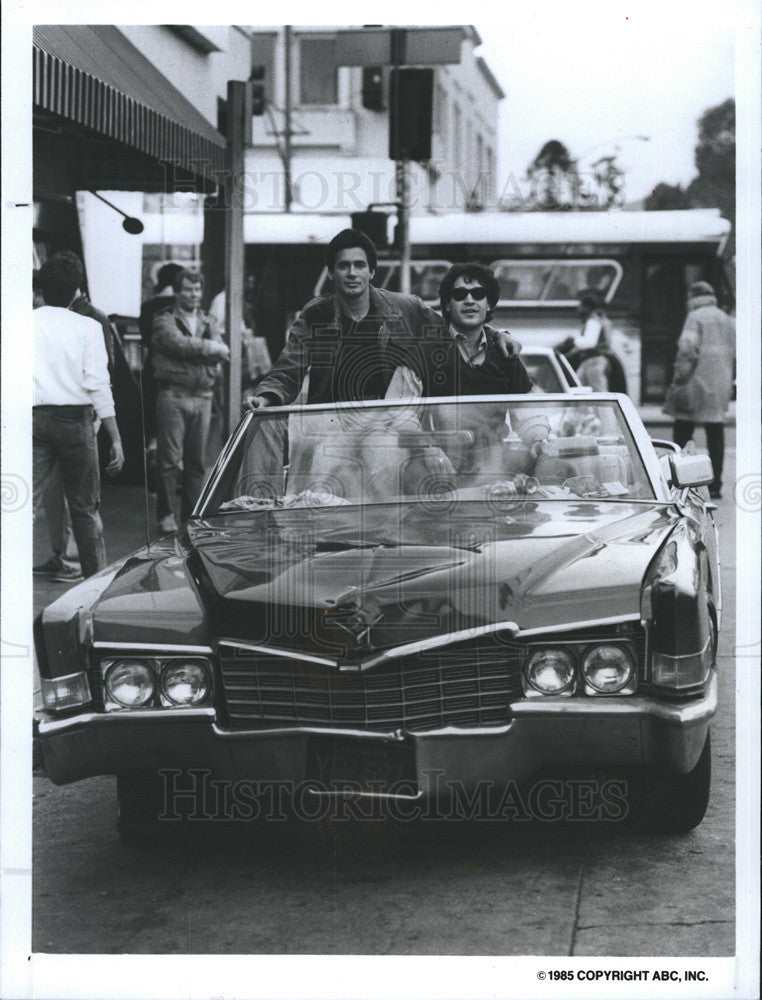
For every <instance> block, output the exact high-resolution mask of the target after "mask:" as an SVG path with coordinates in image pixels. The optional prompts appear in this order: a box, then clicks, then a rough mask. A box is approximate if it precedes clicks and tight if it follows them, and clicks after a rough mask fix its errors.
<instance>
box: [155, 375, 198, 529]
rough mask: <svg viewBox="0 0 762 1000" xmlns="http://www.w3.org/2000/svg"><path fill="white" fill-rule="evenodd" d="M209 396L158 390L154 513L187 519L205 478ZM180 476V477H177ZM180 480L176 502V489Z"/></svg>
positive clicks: (174, 390) (178, 390) (173, 389)
mask: <svg viewBox="0 0 762 1000" xmlns="http://www.w3.org/2000/svg"><path fill="white" fill-rule="evenodd" d="M211 419H212V397H211V396H199V395H194V394H193V393H191V392H187V391H184V390H182V389H175V388H171V387H170V388H167V387H160V388H159V391H158V393H157V397H156V469H157V473H158V476H157V479H158V484H157V491H156V492H157V497H156V505H157V513H158V516H159V518H161V517H162V516H164V512H171V513H172V514H174V516H175V519H176V520H177V521H178V523H180V521H185V520H187V519H188V518H189V517H190V515H191V511H192V510H193V508H194V507H195V505H196V501H197V500H198V498H199V495H200V493H201V489H202V487H203V485H204V478H205V476H206V464H205V460H206V446H207V441H208V438H209V426H210V423H211ZM181 477H182V478H181ZM181 481H182V487H181V491H182V492H181V498H180V501H179V503H178V496H177V489H178V486H179V485H180V483H181Z"/></svg>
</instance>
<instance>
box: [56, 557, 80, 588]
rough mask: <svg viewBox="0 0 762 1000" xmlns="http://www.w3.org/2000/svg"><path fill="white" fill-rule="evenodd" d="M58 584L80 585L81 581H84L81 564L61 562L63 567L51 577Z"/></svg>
mask: <svg viewBox="0 0 762 1000" xmlns="http://www.w3.org/2000/svg"><path fill="white" fill-rule="evenodd" d="M51 579H52V580H55V582H56V583H79V581H80V580H84V577H83V576H82V567H81V566H80V565H79V563H75V562H64V560H63V559H62V560H61V565H60V566H59V567H58V569H57V570H56V572H55V573H54V574H53V576H52V577H51Z"/></svg>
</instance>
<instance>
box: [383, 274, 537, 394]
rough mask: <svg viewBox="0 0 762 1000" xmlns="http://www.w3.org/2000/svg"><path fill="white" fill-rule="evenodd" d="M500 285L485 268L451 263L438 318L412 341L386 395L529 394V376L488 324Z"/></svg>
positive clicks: (502, 336) (498, 334)
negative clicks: (503, 349) (434, 328)
mask: <svg viewBox="0 0 762 1000" xmlns="http://www.w3.org/2000/svg"><path fill="white" fill-rule="evenodd" d="M499 295H500V286H499V285H498V282H497V278H496V277H495V275H494V274H493V273H492V270H491V269H490V268H489V267H485V266H484V265H483V264H479V263H477V262H475V261H472V262H471V263H468V264H454V265H453V266H452V267H451V268H450V270H449V271H448V272H447V274H446V275H445V276H444V278H443V279H442V283H441V285H440V286H439V302H440V307H441V310H442V319H441V320H439V326H438V328H437V329H436V330H433V331H430V332H429V335H428V336H426V337H424V338H423V339H421V340H419V341H417V342H416V343H414V344H410V345H409V347H408V361H407V362H406V363H403V365H401V366H400V367H399V368H398V369H397V371H396V372H395V373H394V377H393V378H392V380H391V382H390V384H389V388H388V391H387V393H386V395H387V396H388V397H390V398H392V397H399V396H483V395H490V394H494V395H502V394H505V393H523V392H531V391H532V388H533V385H532V380H531V379H530V378H529V375H528V374H527V370H526V368H525V367H524V365H523V363H522V361H521V358H520V357H519V356H518V355H517V354H507V355H506V354H505V353H504V352H503V351H502V350H501V347H500V339H501V338H504V337H507V334H505V333H504V332H502V331H497V330H494V329H493V328H492V327H491V326H488V325H487V323H488V320H490V319H491V318H492V312H493V310H494V308H495V306H496V305H497V300H498V298H499Z"/></svg>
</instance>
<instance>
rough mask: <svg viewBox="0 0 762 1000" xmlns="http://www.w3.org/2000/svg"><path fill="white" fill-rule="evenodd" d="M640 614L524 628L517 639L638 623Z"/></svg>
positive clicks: (625, 637) (623, 636)
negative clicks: (601, 626) (602, 626)
mask: <svg viewBox="0 0 762 1000" xmlns="http://www.w3.org/2000/svg"><path fill="white" fill-rule="evenodd" d="M639 621H640V614H639V613H637V614H636V613H633V614H630V615H612V616H610V617H609V618H589V619H587V620H586V621H584V622H574V624H569V623H566V624H564V625H546V626H543V627H542V628H526V629H519V631H518V634H517V638H519V639H525V638H526V637H527V636H533V635H546V634H552V633H555V632H576V631H577V630H578V629H580V630H581V629H583V628H597V627H598V626H600V625H623V624H624V623H625V622H639ZM617 638H618V639H619V638H621V639H622V640H625V639H627V638H628V636H626V635H622V636H618V637H617ZM573 641H575V642H582V641H587V640H582V639H580V640H573Z"/></svg>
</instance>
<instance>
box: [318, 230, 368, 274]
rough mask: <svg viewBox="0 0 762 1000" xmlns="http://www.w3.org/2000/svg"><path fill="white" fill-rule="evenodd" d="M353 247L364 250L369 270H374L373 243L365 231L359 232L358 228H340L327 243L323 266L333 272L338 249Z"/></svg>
mask: <svg viewBox="0 0 762 1000" xmlns="http://www.w3.org/2000/svg"><path fill="white" fill-rule="evenodd" d="M353 247H357V248H358V249H359V250H364V251H365V256H366V257H367V258H368V267H369V268H370V270H371V271H375V270H376V264H377V263H378V254H377V253H376V248H375V246H374V245H373V240H372V239H371V238H370V237H369V236H366V235H365V233H362V232H360V230H359V229H342V230H341V232H340V233H337V234H336V235H335V236H334V238H333V239H332V240H331V242H330V243H329V244H328V247H327V249H326V252H325V266H326V267H327V268H328V270H329V271H331V273H333V269H334V268H335V267H336V257H337V256H338V254H339V251H340V250H351V249H352V248H353Z"/></svg>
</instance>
